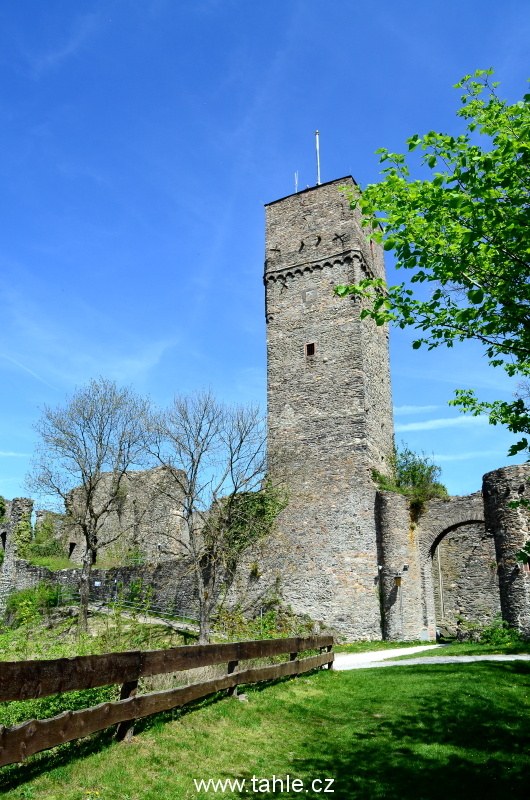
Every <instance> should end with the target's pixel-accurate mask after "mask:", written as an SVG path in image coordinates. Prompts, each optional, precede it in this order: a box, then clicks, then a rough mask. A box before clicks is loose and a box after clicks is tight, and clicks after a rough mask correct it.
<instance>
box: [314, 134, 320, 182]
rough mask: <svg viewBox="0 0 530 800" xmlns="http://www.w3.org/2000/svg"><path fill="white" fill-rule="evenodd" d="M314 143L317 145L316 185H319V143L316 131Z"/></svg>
mask: <svg viewBox="0 0 530 800" xmlns="http://www.w3.org/2000/svg"><path fill="white" fill-rule="evenodd" d="M315 138H316V145H317V186H320V144H319V138H318V131H315Z"/></svg>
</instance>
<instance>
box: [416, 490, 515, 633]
mask: <svg viewBox="0 0 530 800" xmlns="http://www.w3.org/2000/svg"><path fill="white" fill-rule="evenodd" d="M417 529H418V530H417V533H418V546H419V547H418V549H419V556H420V561H421V574H422V583H423V586H422V600H423V614H424V620H425V622H426V624H427V626H428V627H429V629H431V628H432V627H435V628H439V629H440V628H443V629H444V630H445V631H446V632H447V633H455V632H456V628H457V625H458V623H459V620H462V619H465V620H469V621H478V622H482V623H487V622H489V621H491V619H492V618H493V617H495V616H496V615H497V614H498V613H499V612H500V596H499V587H498V581H497V574H496V563H495V561H496V557H495V542H494V538H493V535H492V534H491V533H489V532H488V531H487V530H486V526H485V520H484V505H483V498H482V493H481V492H476V493H475V494H472V495H469V496H467V497H450V498H447V499H445V500H431V501H430V502H429V504H428V506H427V508H426V509H425V512H424V514H422V515H421V516H420V518H419V519H418V522H417Z"/></svg>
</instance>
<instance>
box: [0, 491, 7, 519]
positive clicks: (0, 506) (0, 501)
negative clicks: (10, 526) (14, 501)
mask: <svg viewBox="0 0 530 800" xmlns="http://www.w3.org/2000/svg"><path fill="white" fill-rule="evenodd" d="M5 513H6V501H5V499H4V498H3V497H2V495H1V494H0V522H3V521H4V517H5Z"/></svg>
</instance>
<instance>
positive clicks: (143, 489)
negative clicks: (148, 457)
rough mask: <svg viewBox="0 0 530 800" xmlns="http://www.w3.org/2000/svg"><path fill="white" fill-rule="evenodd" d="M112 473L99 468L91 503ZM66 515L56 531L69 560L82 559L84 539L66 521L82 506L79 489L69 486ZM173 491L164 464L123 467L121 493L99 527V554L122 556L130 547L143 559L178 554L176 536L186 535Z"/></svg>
mask: <svg viewBox="0 0 530 800" xmlns="http://www.w3.org/2000/svg"><path fill="white" fill-rule="evenodd" d="M113 480H114V476H113V474H112V473H110V472H108V473H104V475H103V476H102V481H101V484H100V486H99V487H98V490H97V492H96V506H97V505H98V504H99V505H100V506H102V505H103V503H104V502H106V499H107V497H109V495H110V491H111V484H112V482H113ZM66 505H67V512H68V513H67V517H66V518H65V520H64V522H63V524H62V527H61V535H62V536H64V538H65V540H66V544H67V547H68V549H69V552H70V558H71V560H72V562H73V563H75V564H81V562H82V560H83V554H84V552H85V540H84V537H83V533H82V531H81V528H80V527H79V525H76V524H75V523H73V522H72V521H71V520H72V519H75V518H76V514H79V513H80V510H82V508H83V502H82V489H81V487H78V488H77V489H74V490H73V491H72V492H71V493H70V495H69V496H68V499H67V503H66ZM181 507H182V503H181V500H180V498H179V496H178V491H177V490H176V489H175V487H174V486H173V485H172V483H171V482H170V481H169V478H168V473H167V471H166V469H165V468H164V467H156V468H155V469H150V470H137V471H134V470H133V471H131V472H128V473H127V474H126V476H125V478H124V480H123V495H122V496H121V497H120V499H119V502H115V503H114V504H113V509H112V510H111V511H110V513H109V514H107V515H105V516H104V517H103V518H102V519H103V522H102V526H101V528H100V530H99V532H98V542H99V548H98V558H100V559H105V558H109V557H114V558H116V559H118V560H121V561H125V559H126V556H127V554H128V553H130V552H138V553H143V554H144V555H145V557H146V558H147V560H148V561H154V560H156V561H160V560H164V559H165V560H167V559H173V558H175V556H177V555H180V554H182V552H183V549H182V545H181V544H180V541H179V540H182V539H183V538H184V537H185V531H184V530H183V526H182V520H181V517H180V514H179V512H180V510H181Z"/></svg>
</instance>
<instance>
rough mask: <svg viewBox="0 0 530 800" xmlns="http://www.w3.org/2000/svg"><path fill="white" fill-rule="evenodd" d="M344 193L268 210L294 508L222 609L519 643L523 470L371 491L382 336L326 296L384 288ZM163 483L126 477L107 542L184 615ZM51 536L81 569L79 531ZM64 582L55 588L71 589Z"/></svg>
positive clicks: (377, 463)
mask: <svg viewBox="0 0 530 800" xmlns="http://www.w3.org/2000/svg"><path fill="white" fill-rule="evenodd" d="M342 186H347V187H349V188H350V189H355V182H354V180H353V178H352V177H351V176H347V177H345V178H341V179H339V180H334V181H330V182H328V183H325V184H322V185H319V186H316V187H312V188H309V189H306V190H304V191H301V192H298V193H296V194H294V195H290V196H288V197H285V198H283V199H280V200H277V201H274V202H272V203H269V204H268V205H266V207H265V209H266V253H265V273H264V283H265V303H266V305H265V313H266V322H267V390H268V395H267V397H268V425H269V447H270V453H272V454H273V456H274V458H273V460H272V461H271V469H273V470H274V469H277V470H279V471H280V472H281V473H282V474H283V475H286V476H288V481H289V486H290V500H289V504H288V506H287V508H286V509H285V510H284V511H283V512H282V513H281V514H280V516H279V518H278V521H277V530H276V531H275V533H274V534H273V536H272V537H271V539H270V540H269V541H268V542H265V543H263V544H261V545H260V546H259V547H257V548H256V547H254V548H251V551H249V554H248V558H247V559H245V560H244V563H243V564H242V565H241V567H240V569H239V570H238V574H237V575H236V578H235V580H234V590H233V591H232V595H231V597H232V601H233V602H234V603H236V602H240V596H239V597H238V596H237V592H236V589H237V590H238V591H239V590H241V591H244V592H245V593H246V595H245V596H246V599H247V600H248V606H247V607H248V608H249V609H251V608H254V611H255V610H256V608H259V605H258V604H259V603H261V602H265V601H264V598H265V599H266V598H267V596H272V594H274V595H275V596H277V597H279V598H280V599H281V601H282V602H283V603H284V604H286V605H289V606H290V607H291V608H292V610H293V611H294V612H295V613H296V614H307V615H309V616H310V617H311V618H312V619H314V620H316V621H319V622H321V623H323V624H324V625H326V626H329V627H332V628H333V629H335V630H336V631H337V632H338V634H340V635H341V636H342V637H344V638H345V639H347V640H350V641H351V640H355V639H369V640H377V639H381V638H385V639H388V640H407V641H411V640H425V641H429V640H433V639H434V638H435V637H436V631H437V629H439V630H442V631H445V632H448V633H454V632H455V630H456V628H457V627H458V625H459V624H460V622H461V621H462V620H467V621H469V622H472V621H473V622H475V621H476V622H478V623H480V624H487V623H489V622H491V621H492V620H493V619H494V618H495V617H496V616H497V615H498V614H499V613H501V614H502V617H503V619H504V620H506V621H507V622H508V623H509V624H510V625H513V626H514V627H515V628H517V629H518V630H520V631H521V632H522V633H523V634H524V635H525V636H526V637H529V638H530V572H529V571H528V569H526V568H524V567H523V566H522V564H520V563H519V562H517V560H516V557H515V556H516V553H517V551H518V550H520V549H521V547H522V546H523V545H524V544H525V543H526V542H527V540H528V538H529V537H530V530H529V522H530V515H529V512H528V509H527V508H525V507H524V506H522V505H519V506H517V507H515V508H513V507H512V505H511V504H512V502H513V501H515V500H520V499H521V498H523V499H527V500H529V501H530V483H529V479H530V467H529V466H527V465H518V466H511V467H503V468H501V469H498V470H495V471H493V472H490V473H488V474H486V475H485V476H484V478H483V486H482V491H479V492H476V493H475V494H471V495H469V496H467V497H449V498H447V499H437V500H431V501H429V502H428V503H427V504H426V505H425V507H424V508H422V509H420V510H418V509H412V508H411V506H410V503H409V502H408V500H407V498H406V497H405V496H403V495H400V494H395V493H392V492H387V491H381V490H379V489H378V488H377V486H376V484H375V483H374V481H373V480H372V471H373V470H374V469H376V470H377V471H378V472H380V473H385V471H386V470H387V463H386V459H387V458H388V455H389V453H391V451H392V447H393V415H392V397H391V386H390V364H389V352H388V329H387V328H386V327H385V326H382V327H377V326H376V325H375V324H374V323H373V321H372V320H370V319H365V320H361V319H360V313H361V310H362V305H361V303H360V301H359V299H358V298H356V297H354V296H349V297H348V298H346V299H341V298H339V297H337V296H336V295H335V294H334V288H335V286H337V285H338V284H341V283H355V282H358V281H359V280H361V279H362V278H364V277H375V278H383V279H384V277H385V268H384V258H383V249H382V247H381V245H378V244H376V243H368V242H367V241H366V235H365V232H364V230H363V228H362V226H361V217H360V212H359V211H358V210H353V211H352V210H351V209H350V205H349V202H348V200H347V199H346V197H345V196H344V193H343V192H341V191H340V187H342ZM161 485H162V486H163V475H162V473H160V472H159V471H157V470H149V471H145V472H131V473H130V476H129V479H128V481H127V490H126V492H125V494H124V497H123V502H122V503H121V504H120V505H119V506H117V507H116V509H115V510H114V512H113V514H112V515H111V517H110V518H109V521H108V523H106V525H107V527H106V531H105V536H107V537H108V539H109V541H110V540H111V539H114V538H116V539H118V540H119V541H120V542H121V546H122V548H125V549H127V548H133V549H134V548H137V549H138V548H139V549H142V550H143V551H144V552H145V553H146V554H147V556H148V560H150V561H151V562H152V564H153V565H155V566H153V567H152V569H151V567H149V569H151V572H149V573H146V575H147V574H149V575H151V573H152V575H153V578H152V579H153V581H155V577H154V576H155V572H156V569H159V567H156V564H159V565H160V564H161V562H162V561H164V559H166V566H164V565H163V564H162V567H163V569H162V571H161V572H160V576H159V578H157V579H156V580H157V581H158V584H160V593H161V597H162V596H166V595H168V596H169V595H171V596H173V595H174V594H175V595H176V596H177V595H178V602H179V603H181V604H185V603H186V597H188V605H189V602H192V600H190V598H191V596H192V594H193V589H192V587H191V585H190V583H189V576H188V577H187V575H188V573H187V572H186V570H185V569H184V568H183V567H182V566H178V568H177V566H175V568H174V569H173V568H172V567H171V564H175V565H177V561H176V560H175V559H176V558H177V556H178V555H179V553H180V550H179V547H178V546H177V545H176V544H175V543H176V542H177V540H178V538H179V535H180V531H179V521H178V509H177V508H176V507H175V506H174V504H173V505H171V503H169V504H168V502H167V501H166V500H164V499H163V497H164V494H163V492H159V491H158V489H159V488H160V486H161ZM155 495H156V497H157V498H158V499H155ZM31 502H32V501H28V500H25V499H24V498H18V499H16V500H14V501H13V502H12V504H11V505H10V506H9V508H8V513H7V514H6V521H5V522H4V525H3V527H2V526H1V525H0V534H1V535H2V547H3V548H4V549H5V556H4V565H3V568H2V569H3V571H2V579H1V582H0V606H1V604H2V598H5V596H6V594H7V593H8V592H9V591H12V590H13V588H22V586H23V585H24V586H25V585H30V584H31V585H33V584H34V583H35V582H38V580H40V579H42V577H43V574H44V573H43V571H42V569H40V568H37V567H33V568H31V569H30V566H29V565H27V562H22V561H20V560H18V561H17V559H16V550H15V545H14V544H13V536H12V533H13V531H14V530H15V528H16V525H17V524H18V521H19V517H20V515H21V514H24V513H27V511H28V508H29V506H28V505H27V504H28V503H30V504H31ZM30 510H31V509H30ZM62 533H63V535H65V534H67V540H68V542H69V545H70V547H71V551H70V555H71V557H72V560H73V561H74V562H75V561H77V562H79V561H80V547H79V545H80V544H81V540H80V538H79V535H78V533H79V532H77V533H76V531H75V526H74V528H72V527H70V528H68V527H66V528H64V530H63V532H62ZM72 544H73V545H74V546H73V548H72ZM103 552H104V548H103ZM258 561H259V570H256V569H255V566H256V563H257V562H258ZM24 564H25V565H26V566H19V567H18V573H17V565H24ZM251 564H253V566H252V570H251V567H250V565H251ZM39 569H40V571H39ZM32 570H33V571H32ZM62 572H64V573H65V574H64V575H63V574H61V573H55V576H56V580H57V581H58V582H60V583H65V582H68V580H69V578H68V576H67V575H66V573H67V572H69V571H68V570H64V571H62ZM102 572H103V570H98V571H97V574H98V575H99V577H98V580H99V581H100V583H101V582H104V580H105V579H104V578H103V577H102V575H101V574H99V573H102ZM251 573H252V579H251V578H250V577H249V576H250V575H251ZM17 574H18V575H19V577H18V578H17ZM50 575H51V573H50ZM131 575H132V573H131ZM131 575H128V577H127V576H125V577H126V579H127V580H132V578H131ZM113 580H117V579H115V578H113ZM24 581H26V583H24ZM32 582H33V584H32ZM171 582H174V583H175V582H178V584H179V585H178V586H174V587H173V586H170V584H171ZM157 591H158V590H157ZM164 593H165V594H164ZM271 593H272V594H271ZM253 604H254V605H253Z"/></svg>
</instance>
